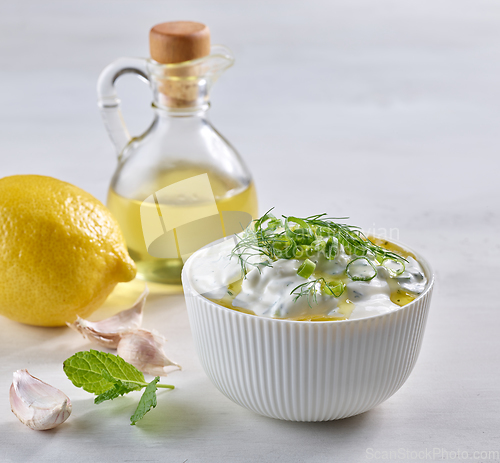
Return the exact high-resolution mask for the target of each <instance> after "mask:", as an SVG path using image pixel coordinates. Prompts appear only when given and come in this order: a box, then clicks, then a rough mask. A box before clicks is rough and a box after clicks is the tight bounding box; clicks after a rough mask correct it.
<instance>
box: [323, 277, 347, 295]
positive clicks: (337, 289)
mask: <svg viewBox="0 0 500 463" xmlns="http://www.w3.org/2000/svg"><path fill="white" fill-rule="evenodd" d="M344 289H345V284H344V283H342V282H341V281H330V282H329V283H327V282H326V281H325V280H323V281H322V282H321V291H323V294H326V295H327V296H334V297H340V296H341V295H342V293H343V292H344Z"/></svg>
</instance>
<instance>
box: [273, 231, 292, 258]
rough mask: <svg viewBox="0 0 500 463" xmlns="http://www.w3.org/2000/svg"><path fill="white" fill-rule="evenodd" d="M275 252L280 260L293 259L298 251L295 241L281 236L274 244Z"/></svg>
mask: <svg viewBox="0 0 500 463" xmlns="http://www.w3.org/2000/svg"><path fill="white" fill-rule="evenodd" d="M273 246H274V252H275V254H276V256H277V257H278V258H280V259H293V258H294V257H295V253H296V251H297V245H296V244H295V241H293V240H291V239H290V238H288V237H287V236H280V237H278V239H276V240H275V241H274V243H273Z"/></svg>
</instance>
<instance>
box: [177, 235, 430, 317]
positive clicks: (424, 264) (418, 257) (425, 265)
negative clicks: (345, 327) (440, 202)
mask: <svg viewBox="0 0 500 463" xmlns="http://www.w3.org/2000/svg"><path fill="white" fill-rule="evenodd" d="M369 236H371V237H373V238H376V239H381V240H385V241H389V242H390V243H392V244H395V245H396V246H399V247H401V248H402V249H404V250H405V251H408V252H410V253H412V254H413V255H414V256H415V258H416V260H417V262H418V263H419V264H420V265H421V266H422V267H423V270H424V273H425V274H426V276H427V278H428V281H427V285H426V287H425V289H424V291H422V293H420V294H419V295H418V296H417V297H416V298H415V299H414V300H413V301H411V302H410V303H408V304H406V305H403V306H401V307H399V308H398V309H395V310H392V311H391V312H386V313H383V314H377V315H371V316H370V317H363V318H355V319H352V320H351V319H347V320H321V321H312V320H289V319H286V318H284V319H282V318H270V317H259V316H258V315H252V314H248V313H245V312H240V311H238V310H232V309H229V308H227V307H224V306H223V305H220V304H217V303H216V302H213V301H211V300H210V299H208V298H206V297H205V296H203V295H202V294H200V293H199V292H198V291H196V290H195V289H194V287H193V285H192V284H191V282H190V280H189V277H188V275H187V270H188V269H189V266H190V261H192V260H194V259H195V258H196V255H197V254H198V253H200V252H201V251H203V250H204V249H207V248H208V247H210V246H213V245H215V244H218V243H222V242H223V241H228V240H230V239H234V237H235V235H234V234H233V235H230V236H225V237H223V238H220V239H218V240H215V241H213V242H211V243H209V244H207V245H205V246H203V247H202V248H200V249H198V250H197V251H195V252H194V253H193V254H191V256H189V258H188V259H187V260H186V262H185V263H184V265H183V267H182V274H181V279H182V288H183V291H184V297H185V298H186V297H200V298H201V299H203V300H204V301H205V302H206V303H208V304H209V305H211V306H213V307H215V308H217V309H219V310H221V311H222V312H227V313H231V314H236V315H235V316H241V317H252V318H257V319H259V320H264V321H266V322H269V323H272V322H276V323H293V324H305V325H314V326H315V325H318V324H320V325H325V324H328V325H331V324H335V325H338V324H339V323H340V324H343V323H351V324H352V323H356V322H360V323H362V322H364V321H365V320H375V319H378V318H382V317H388V316H391V315H393V314H396V313H399V312H402V311H407V310H409V309H410V308H411V307H413V306H415V305H416V304H417V303H418V302H419V301H420V300H421V299H423V298H424V297H425V296H426V295H427V294H428V293H429V292H431V291H432V288H433V287H434V282H435V279H436V276H435V273H434V270H433V269H432V267H431V266H430V264H429V262H428V260H427V259H426V258H424V257H423V256H422V254H420V253H419V252H416V251H415V250H413V248H411V247H409V246H407V245H405V244H403V243H401V242H400V241H399V240H393V239H387V238H385V237H381V236H377V235H374V234H370V235H369ZM185 281H186V282H188V284H189V290H190V291H191V292H192V293H193V294H189V295H188V294H186V289H185V288H186V285H185Z"/></svg>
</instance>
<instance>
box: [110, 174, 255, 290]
mask: <svg viewBox="0 0 500 463" xmlns="http://www.w3.org/2000/svg"><path fill="white" fill-rule="evenodd" d="M202 173H204V172H203V171H202V170H201V169H198V168H182V169H180V168H177V169H175V170H169V171H163V172H159V173H158V174H157V176H156V177H155V179H153V180H152V181H151V182H150V184H149V185H148V187H147V189H146V190H145V192H144V193H143V194H139V195H137V196H140V197H138V198H126V197H124V196H122V195H119V194H118V193H116V192H115V191H114V190H113V188H110V190H109V193H108V202H107V204H108V207H109V209H110V210H111V212H112V213H113V215H114V216H115V218H116V219H117V220H118V223H119V224H120V227H121V229H122V232H123V234H124V237H125V241H126V242H127V247H128V251H129V254H130V256H131V257H132V259H134V261H135V263H136V265H137V273H138V277H139V278H142V279H144V280H147V281H151V282H156V283H163V284H166V285H170V286H173V287H177V288H174V290H175V289H178V290H180V285H181V278H180V276H181V270H182V266H183V260H182V259H181V257H180V256H181V255H183V254H182V252H181V250H180V249H179V242H178V236H177V235H176V230H175V228H174V230H173V231H174V234H175V246H176V247H177V252H175V248H174V253H175V254H177V255H178V257H177V258H159V257H153V256H152V255H151V254H150V253H149V252H148V248H147V246H146V242H145V235H144V230H143V226H142V222H141V207H142V208H143V214H144V208H152V209H154V211H151V212H154V213H155V214H158V215H159V216H160V217H161V216H163V217H161V218H162V223H166V222H168V223H175V222H176V221H177V223H180V222H179V221H181V222H182V223H186V222H189V220H190V219H191V218H192V220H196V219H197V218H200V217H203V216H204V215H205V216H206V215H209V214H212V213H213V210H214V205H213V204H212V205H207V204H205V202H203V201H202V200H201V201H198V202H197V201H196V200H193V199H192V198H191V200H190V201H186V200H185V198H182V197H179V198H178V200H177V199H175V198H174V200H172V201H169V203H168V204H158V203H156V204H155V203H150V204H148V203H144V200H145V199H146V197H148V196H149V195H152V194H153V193H155V192H157V191H159V190H161V189H162V188H164V187H166V186H168V185H172V184H175V183H177V182H181V181H182V180H186V179H190V178H192V177H195V176H197V175H200V174H202ZM207 174H208V179H209V181H210V186H211V190H212V192H213V198H214V199H215V205H216V210H218V213H219V215H220V217H221V223H222V233H223V234H224V235H225V228H224V220H223V219H222V216H223V212H224V211H241V212H246V213H248V214H250V216H251V217H252V218H256V217H257V215H258V210H257V195H256V192H255V187H254V185H253V183H250V184H249V185H248V187H246V188H243V189H242V188H239V189H238V187H237V185H236V184H235V182H234V180H231V179H226V178H221V177H219V176H217V174H214V173H212V172H207ZM155 198H156V196H155ZM209 209H210V210H209ZM205 210H206V213H205ZM150 250H151V248H150Z"/></svg>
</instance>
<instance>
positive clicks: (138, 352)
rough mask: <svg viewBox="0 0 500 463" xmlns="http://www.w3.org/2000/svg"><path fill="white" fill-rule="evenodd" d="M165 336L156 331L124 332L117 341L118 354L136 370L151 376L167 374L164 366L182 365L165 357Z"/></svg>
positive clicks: (178, 366)
mask: <svg viewBox="0 0 500 463" xmlns="http://www.w3.org/2000/svg"><path fill="white" fill-rule="evenodd" d="M164 343H165V338H164V337H163V336H161V335H160V334H158V333H156V332H151V331H148V330H136V331H133V332H131V333H126V334H124V335H123V336H122V338H121V339H120V342H119V343H118V348H117V353H118V355H119V356H120V357H121V358H122V359H123V360H125V361H126V362H128V363H131V364H132V365H134V366H135V367H136V368H137V369H138V370H140V371H142V372H143V373H147V374H149V375H153V376H167V371H166V367H168V366H174V367H177V368H179V370H181V369H182V367H181V366H180V365H179V364H177V363H175V362H173V361H172V360H170V359H169V358H167V356H166V355H165V352H164V351H163V344H164Z"/></svg>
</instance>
